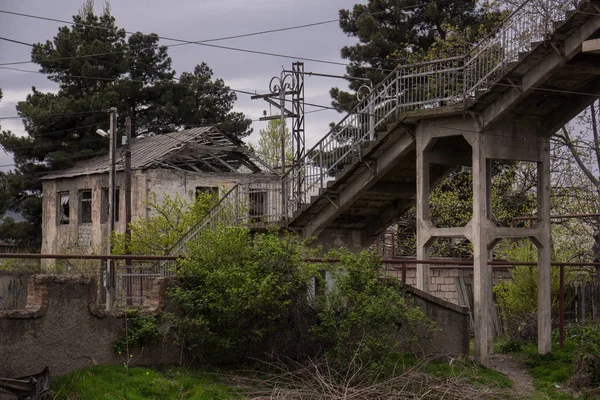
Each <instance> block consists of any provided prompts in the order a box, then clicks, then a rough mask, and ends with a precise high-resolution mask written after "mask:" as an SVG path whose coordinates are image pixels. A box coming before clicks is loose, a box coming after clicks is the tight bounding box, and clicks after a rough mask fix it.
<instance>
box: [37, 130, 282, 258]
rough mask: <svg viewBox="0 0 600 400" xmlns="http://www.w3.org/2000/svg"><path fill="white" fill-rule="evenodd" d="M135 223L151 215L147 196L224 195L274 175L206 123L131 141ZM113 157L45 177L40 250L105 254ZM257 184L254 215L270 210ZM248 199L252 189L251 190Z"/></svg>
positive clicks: (119, 211) (121, 200)
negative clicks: (210, 192) (110, 170)
mask: <svg viewBox="0 0 600 400" xmlns="http://www.w3.org/2000/svg"><path fill="white" fill-rule="evenodd" d="M130 147H131V199H132V200H131V220H132V221H135V220H139V219H142V218H147V217H149V216H150V215H151V209H150V208H149V206H148V202H147V199H148V196H149V195H151V194H153V195H155V196H156V200H157V201H158V202H160V201H161V200H162V199H164V197H165V194H169V195H170V196H175V195H179V196H181V197H184V198H186V199H193V198H194V197H195V196H196V193H198V192H204V191H213V192H215V193H216V194H217V195H218V196H219V197H220V196H221V195H222V194H224V193H226V192H227V190H228V189H229V188H231V187H233V186H235V185H237V184H238V183H248V182H253V183H254V184H255V185H256V186H257V187H260V184H261V182H269V181H273V180H277V179H278V178H279V177H278V175H276V174H275V173H271V172H270V170H269V168H268V167H267V166H266V165H265V164H264V163H262V161H260V160H259V159H258V158H257V157H256V156H254V153H253V151H252V150H251V149H249V148H248V147H247V146H245V145H244V143H243V142H242V141H241V140H240V139H238V138H236V137H233V136H231V135H228V134H227V133H225V132H223V131H221V130H219V129H217V128H215V127H202V128H194V129H188V130H184V131H179V132H172V133H167V134H161V135H154V136H147V137H139V138H135V139H133V140H132V141H131V146H130ZM124 154H125V152H124V148H120V149H118V150H117V153H116V163H117V165H116V198H115V231H116V232H118V233H123V232H125V228H126V218H125V207H124V204H125V190H124V186H125V179H126V175H125V172H124V164H125V163H124ZM109 167H110V158H109V155H105V156H100V157H97V158H94V159H90V160H86V161H84V162H81V163H78V164H76V165H75V166H73V167H71V168H68V169H65V170H61V171H57V172H53V173H51V174H50V175H46V176H45V177H44V178H43V206H42V215H43V222H42V253H45V254H64V253H68V254H104V253H105V252H106V246H107V235H108V216H109V189H108V186H109ZM261 194H262V193H261V192H260V189H257V190H255V191H253V193H250V194H249V195H250V196H251V198H250V199H249V200H250V203H251V206H250V209H249V210H248V212H249V213H250V214H252V215H253V216H256V217H258V216H260V215H262V214H264V213H266V210H264V209H263V208H264V207H265V206H266V202H265V201H264V199H263V198H262V196H261ZM247 196H248V194H247Z"/></svg>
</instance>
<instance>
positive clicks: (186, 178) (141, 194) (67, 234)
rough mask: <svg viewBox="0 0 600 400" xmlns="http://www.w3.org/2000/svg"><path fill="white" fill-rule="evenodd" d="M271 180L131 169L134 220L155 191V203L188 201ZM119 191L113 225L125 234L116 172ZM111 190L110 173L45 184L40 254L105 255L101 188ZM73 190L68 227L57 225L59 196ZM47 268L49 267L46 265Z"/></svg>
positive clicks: (121, 180)
mask: <svg viewBox="0 0 600 400" xmlns="http://www.w3.org/2000/svg"><path fill="white" fill-rule="evenodd" d="M261 179H272V177H269V176H268V175H266V176H257V175H252V174H234V173H202V174H197V173H189V172H184V171H177V170H172V169H161V168H157V169H149V170H144V171H133V174H132V185H131V198H132V210H131V213H132V220H133V221H135V220H139V219H143V218H147V217H148V216H149V213H150V209H149V207H148V205H147V203H146V200H147V199H148V196H149V195H150V194H151V193H152V192H154V193H156V197H157V200H158V201H159V202H160V201H162V200H163V199H164V197H165V194H169V195H171V196H175V195H180V196H182V197H184V198H187V199H193V198H194V197H195V190H196V188H197V187H218V188H220V190H221V194H223V190H228V189H229V188H231V187H232V186H233V185H235V184H236V183H238V182H243V181H248V180H253V181H254V180H258V181H259V180H261ZM116 180H117V187H118V188H119V220H118V221H117V222H116V223H115V230H116V231H117V232H120V233H122V232H125V176H124V174H123V172H118V173H117V178H116ZM107 187H108V174H94V175H87V176H78V177H73V178H62V179H54V180H47V181H44V182H43V196H42V197H43V202H42V214H43V220H42V253H47V254H59V253H67V254H105V253H106V238H107V232H108V224H107V223H102V222H101V215H102V189H103V188H107ZM86 189H89V190H91V191H92V223H91V224H84V225H82V224H80V221H79V218H80V202H79V196H80V191H81V190H86ZM67 191H68V192H69V195H70V218H69V224H67V225H60V224H58V221H57V217H58V212H57V207H58V201H59V200H58V193H60V192H67ZM44 265H48V262H45V263H44Z"/></svg>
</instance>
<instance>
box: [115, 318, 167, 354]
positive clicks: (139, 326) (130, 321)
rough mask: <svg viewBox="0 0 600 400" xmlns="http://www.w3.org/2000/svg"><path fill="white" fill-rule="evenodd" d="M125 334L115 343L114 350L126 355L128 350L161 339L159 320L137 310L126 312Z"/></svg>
mask: <svg viewBox="0 0 600 400" xmlns="http://www.w3.org/2000/svg"><path fill="white" fill-rule="evenodd" d="M125 324H126V326H125V328H124V330H125V331H126V332H124V334H123V335H122V336H121V337H119V339H117V340H116V341H115V342H114V343H113V349H114V350H115V351H116V352H117V353H119V354H122V353H125V352H126V350H127V348H129V349H133V348H134V347H143V346H145V345H146V344H147V343H150V342H153V341H155V340H157V339H158V338H159V337H160V333H159V329H158V325H157V319H156V316H154V315H144V314H142V313H140V312H139V310H135V309H127V310H125Z"/></svg>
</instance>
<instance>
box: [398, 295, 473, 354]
mask: <svg viewBox="0 0 600 400" xmlns="http://www.w3.org/2000/svg"><path fill="white" fill-rule="evenodd" d="M404 289H405V290H406V292H407V293H408V295H409V303H410V304H411V305H412V306H414V307H419V308H420V309H421V310H422V311H423V312H424V313H425V315H427V316H428V317H429V318H430V319H431V320H433V321H434V322H435V323H436V326H437V328H438V329H439V330H437V331H436V332H434V333H433V334H432V335H431V337H427V336H425V337H423V339H422V340H419V341H418V342H417V343H415V344H414V345H413V346H412V348H413V351H414V352H415V353H417V354H428V355H431V354H443V355H468V354H469V319H470V317H469V309H468V308H467V307H462V306H458V305H456V304H453V303H450V302H448V301H446V300H442V299H440V298H438V297H435V296H433V295H431V294H429V293H425V292H423V291H421V290H419V289H417V288H415V287H413V286H409V285H405V286H404Z"/></svg>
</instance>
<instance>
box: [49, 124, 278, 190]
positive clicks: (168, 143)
mask: <svg viewBox="0 0 600 400" xmlns="http://www.w3.org/2000/svg"><path fill="white" fill-rule="evenodd" d="M116 158H117V167H116V169H117V171H122V170H123V169H124V160H125V147H120V148H118V149H117V157H116ZM109 165H110V159H109V155H108V154H106V155H103V156H100V157H96V158H92V159H89V160H85V161H81V162H79V163H77V164H75V165H74V166H73V167H71V168H67V169H64V170H60V171H54V172H51V173H50V174H48V175H46V176H44V177H43V178H42V179H57V178H70V177H75V176H81V175H92V174H101V173H107V172H108V169H109ZM157 167H163V168H165V167H166V168H175V169H183V170H187V171H191V172H237V173H242V172H261V171H264V170H267V169H268V167H267V166H266V165H265V164H264V163H263V162H262V161H261V160H260V159H259V158H257V157H256V156H255V155H254V153H253V152H252V151H251V150H250V149H249V148H248V147H246V145H245V144H244V142H242V141H241V140H240V139H239V138H237V137H235V136H232V135H229V134H227V133H225V132H223V131H221V130H219V129H218V128H216V127H213V126H207V127H201V128H193V129H186V130H183V131H179V132H171V133H164V134H160V135H153V136H146V137H138V138H134V139H132V140H131V169H132V170H143V169H148V168H157ZM244 167H245V168H244Z"/></svg>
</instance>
